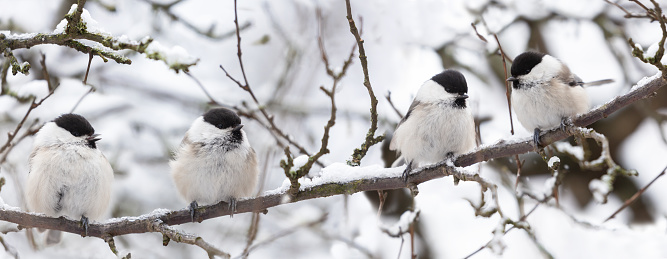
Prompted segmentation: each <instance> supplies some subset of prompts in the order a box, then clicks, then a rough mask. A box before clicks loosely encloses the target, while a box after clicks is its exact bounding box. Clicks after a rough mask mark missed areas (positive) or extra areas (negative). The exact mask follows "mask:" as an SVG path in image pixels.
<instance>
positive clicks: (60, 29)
mask: <svg viewBox="0 0 667 259" xmlns="http://www.w3.org/2000/svg"><path fill="white" fill-rule="evenodd" d="M85 3H86V1H85V0H79V1H78V3H77V4H74V5H72V8H71V10H70V12H69V13H68V14H67V15H65V19H64V20H63V21H62V22H61V23H60V24H59V25H58V26H57V27H56V29H55V30H54V31H53V32H49V33H29V34H18V35H17V34H12V33H0V50H2V51H3V55H4V56H5V57H7V58H8V59H9V61H10V63H11V65H12V72H13V73H14V74H16V73H17V72H21V73H23V74H27V72H28V69H30V66H29V64H27V63H24V64H18V61H17V60H16V58H14V57H13V54H12V50H15V49H24V48H25V49H29V48H31V47H33V46H36V45H42V44H55V45H60V46H65V47H69V48H72V49H75V50H77V51H79V52H83V53H86V54H93V55H96V56H99V57H100V58H102V60H104V62H107V61H108V59H113V60H114V61H116V62H117V63H119V64H131V63H132V60H130V59H129V58H127V57H125V56H123V55H120V54H118V53H116V52H115V51H118V50H133V51H136V52H139V53H144V54H146V57H147V58H150V59H155V60H162V61H164V62H165V63H166V64H167V65H168V66H169V68H171V69H174V70H175V71H176V72H178V71H180V70H183V71H188V68H189V67H190V66H194V65H195V64H197V62H198V59H196V58H194V57H191V56H189V55H188V54H187V52H186V51H185V50H184V49H183V48H181V47H178V46H175V47H172V48H166V47H163V46H161V45H160V44H159V43H158V42H155V41H153V39H151V38H150V37H146V38H144V39H143V40H141V42H136V41H131V40H128V39H127V37H125V36H121V37H114V36H112V35H110V34H108V33H106V32H105V31H104V30H103V29H101V28H97V27H95V25H96V23H97V22H96V21H95V20H94V19H93V18H92V17H91V16H90V14H89V13H88V11H87V10H86V9H84V8H83V6H84V5H85ZM78 40H89V41H93V42H96V43H99V44H101V46H89V45H86V44H84V43H83V42H81V41H78Z"/></svg>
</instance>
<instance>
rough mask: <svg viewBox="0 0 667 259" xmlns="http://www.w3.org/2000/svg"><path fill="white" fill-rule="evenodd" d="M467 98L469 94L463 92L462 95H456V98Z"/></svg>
mask: <svg viewBox="0 0 667 259" xmlns="http://www.w3.org/2000/svg"><path fill="white" fill-rule="evenodd" d="M465 99H468V95H467V94H462V95H459V96H457V97H456V100H465Z"/></svg>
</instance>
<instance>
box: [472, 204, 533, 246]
mask: <svg viewBox="0 0 667 259" xmlns="http://www.w3.org/2000/svg"><path fill="white" fill-rule="evenodd" d="M538 206H540V203H537V204H535V207H533V209H531V210H530V211H529V212H528V213H526V215H523V216H522V217H521V218H520V219H519V221H517V222H525V221H526V219H527V218H528V216H530V214H533V212H534V211H535V209H537V207H538ZM506 223H507V222H503V223H502V224H506ZM516 226H517V224H513V225H512V226H511V227H510V228H508V229H507V230H505V233H504V234H505V235H506V234H507V233H508V232H510V231H512V229H515V228H516ZM491 242H493V239H492V240H489V242H487V243H486V244H484V245H483V246H481V247H480V248H479V249H477V250H475V251H474V252H472V253H470V254H469V255H467V256H466V257H463V258H464V259H468V258H470V257H472V256H473V255H475V254H477V253H479V252H480V251H482V250H484V248H487V247H489V245H490V244H491Z"/></svg>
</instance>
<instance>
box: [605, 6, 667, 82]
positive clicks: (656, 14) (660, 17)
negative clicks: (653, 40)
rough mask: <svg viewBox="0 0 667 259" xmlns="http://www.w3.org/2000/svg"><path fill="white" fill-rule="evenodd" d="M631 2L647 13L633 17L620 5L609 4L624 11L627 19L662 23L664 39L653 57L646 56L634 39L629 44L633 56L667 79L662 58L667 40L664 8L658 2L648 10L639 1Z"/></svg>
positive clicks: (666, 18) (629, 40)
mask: <svg viewBox="0 0 667 259" xmlns="http://www.w3.org/2000/svg"><path fill="white" fill-rule="evenodd" d="M630 1H631V2H634V3H635V4H637V5H638V6H639V7H641V8H642V9H644V11H646V13H645V14H643V15H633V14H630V13H629V12H628V11H627V10H626V9H625V8H623V7H621V6H620V5H618V4H614V3H611V2H609V1H607V3H610V4H613V5H615V6H617V7H618V8H620V9H621V10H622V11H624V12H625V13H626V15H625V18H648V19H650V20H651V22H653V21H658V23H660V29H661V30H662V38H660V41H659V42H658V50H657V51H656V52H655V55H653V56H652V57H647V56H645V55H644V54H645V53H644V50H643V49H642V48H641V46H639V45H638V44H636V43H635V42H634V41H633V40H632V38H630V39H628V43H629V44H630V47H631V48H632V55H633V56H635V57H636V58H638V59H639V60H641V61H642V62H644V63H647V64H651V65H653V66H655V67H656V68H658V70H660V71H661V72H662V78H665V79H667V66H665V65H664V64H662V57H663V55H664V54H665V40H666V39H667V17H665V15H664V14H663V13H662V8H660V4H658V2H656V1H655V0H651V3H652V4H653V8H648V7H646V6H645V5H644V4H642V3H641V2H639V1H637V0H630Z"/></svg>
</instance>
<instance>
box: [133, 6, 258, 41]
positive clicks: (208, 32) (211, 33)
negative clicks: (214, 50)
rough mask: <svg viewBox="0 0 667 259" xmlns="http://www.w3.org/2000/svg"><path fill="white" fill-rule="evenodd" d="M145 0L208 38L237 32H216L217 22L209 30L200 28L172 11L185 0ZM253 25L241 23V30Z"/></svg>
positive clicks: (216, 38)
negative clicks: (168, 1)
mask: <svg viewBox="0 0 667 259" xmlns="http://www.w3.org/2000/svg"><path fill="white" fill-rule="evenodd" d="M143 1H144V2H146V3H148V4H150V5H151V7H152V8H153V10H155V11H161V12H163V13H164V14H166V15H167V16H168V17H169V19H171V20H172V21H177V22H180V23H181V24H183V25H184V26H185V27H187V28H188V29H190V30H192V31H194V32H196V33H198V34H201V35H203V36H205V37H208V38H211V39H214V40H224V39H227V38H230V37H233V36H234V33H235V32H234V31H230V32H227V33H223V34H216V33H214V30H215V23H214V24H211V26H210V27H209V28H208V30H203V29H200V28H199V27H197V26H195V25H194V24H192V23H190V22H188V21H186V20H185V19H183V18H181V17H180V16H178V15H176V14H175V13H174V12H172V11H171V8H172V7H174V6H175V5H176V4H179V3H181V2H183V0H176V1H173V2H171V3H158V2H154V1H149V0H143ZM251 25H252V24H251V23H250V22H245V23H243V25H241V27H240V29H241V30H245V29H248V28H250V26H251Z"/></svg>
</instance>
